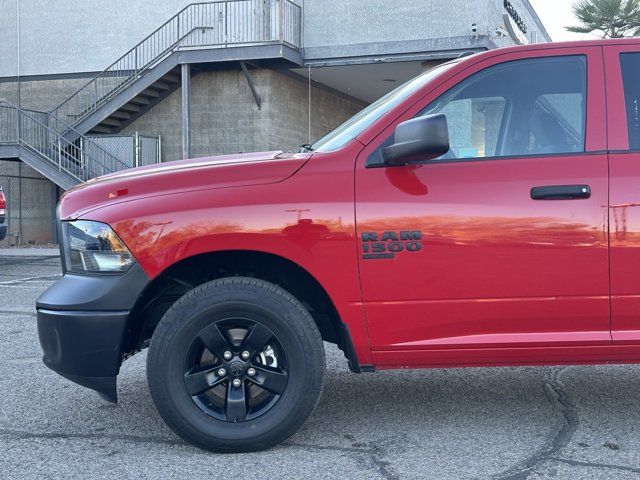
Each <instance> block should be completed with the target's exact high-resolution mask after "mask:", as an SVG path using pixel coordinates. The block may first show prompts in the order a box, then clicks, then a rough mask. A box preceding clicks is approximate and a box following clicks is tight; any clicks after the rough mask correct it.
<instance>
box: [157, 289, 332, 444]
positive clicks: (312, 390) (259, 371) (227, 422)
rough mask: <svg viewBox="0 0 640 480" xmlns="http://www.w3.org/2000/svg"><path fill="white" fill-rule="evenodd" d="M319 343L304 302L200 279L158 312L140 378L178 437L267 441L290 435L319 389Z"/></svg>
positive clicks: (227, 441)
mask: <svg viewBox="0 0 640 480" xmlns="http://www.w3.org/2000/svg"><path fill="white" fill-rule="evenodd" d="M324 365H325V358H324V349H323V345H322V338H321V336H320V332H319V331H318V328H317V326H316V324H315V322H314V321H313V318H312V317H311V315H310V314H309V312H308V311H307V310H306V309H305V308H304V306H303V305H302V304H301V303H300V302H299V301H298V300H296V299H295V298H294V297H293V296H291V295H290V294H289V293H288V292H286V291H285V290H283V289H282V288H280V287H278V286H276V285H273V284H271V283H268V282H265V281H262V280H257V279H254V278H246V277H229V278H222V279H218V280H214V281H211V282H208V283H205V284H203V285H201V286H199V287H196V288H195V289H193V290H191V291H190V292H188V293H187V294H185V295H184V296H183V297H182V298H181V299H180V300H178V301H177V302H176V303H175V304H174V305H173V306H172V307H171V308H170V309H169V310H168V311H167V312H166V314H165V315H164V317H163V318H162V320H161V321H160V323H159V324H158V327H157V328H156V330H155V332H154V334H153V337H152V339H151V345H150V347H149V355H148V357H147V378H148V382H149V389H150V391H151V396H152V398H153V401H154V403H155V405H156V408H157V409H158V412H159V413H160V415H161V416H162V418H163V419H164V421H165V422H166V423H167V424H168V425H169V427H171V429H172V430H173V431H174V432H176V433H177V434H178V435H179V436H181V437H182V438H183V439H185V440H186V441H188V442H190V443H192V444H194V445H196V446H198V447H201V448H204V449H207V450H212V451H217V452H246V451H255V450H262V449H265V448H269V447H271V446H273V445H276V444H278V443H280V442H282V441H283V440H285V439H286V438H288V437H289V436H291V435H292V434H293V433H294V432H295V431H296V430H297V429H298V428H299V427H300V426H301V425H302V424H303V423H304V421H305V420H306V419H307V417H308V416H309V415H310V414H311V412H312V411H313V409H314V407H315V405H316V403H317V402H318V399H319V398H320V393H321V390H322V384H323V378H324Z"/></svg>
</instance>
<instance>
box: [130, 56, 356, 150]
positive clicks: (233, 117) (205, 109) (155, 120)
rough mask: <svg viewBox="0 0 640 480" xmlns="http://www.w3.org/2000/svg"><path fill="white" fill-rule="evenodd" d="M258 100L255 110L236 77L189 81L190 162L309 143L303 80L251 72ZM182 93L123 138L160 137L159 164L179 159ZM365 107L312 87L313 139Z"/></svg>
mask: <svg viewBox="0 0 640 480" xmlns="http://www.w3.org/2000/svg"><path fill="white" fill-rule="evenodd" d="M250 74H251V77H252V80H253V82H254V85H255V88H256V90H257V92H258V95H259V96H260V98H261V100H262V107H261V109H260V110H258V107H257V105H256V103H255V101H254V99H253V96H252V94H251V91H250V89H249V86H248V85H247V82H246V80H245V78H244V76H243V74H242V72H240V71H218V72H202V73H199V74H197V75H195V76H194V77H193V78H192V81H191V95H192V97H191V151H192V156H193V157H200V156H208V155H216V154H227V153H238V152H251V151H259V150H285V151H297V149H298V147H299V145H301V144H302V143H307V142H308V140H309V129H308V123H309V122H308V112H309V89H308V84H307V81H306V80H305V79H304V78H302V77H297V76H293V75H289V74H283V73H281V72H277V71H273V70H264V69H261V70H251V71H250ZM181 96H182V92H181V89H178V90H176V91H175V92H173V93H172V94H171V95H170V96H169V97H167V98H166V99H165V100H164V101H163V102H161V103H160V104H158V105H156V106H155V107H153V108H152V109H151V110H149V111H148V112H147V113H145V114H144V115H143V116H142V117H140V118H139V119H138V120H136V121H135V122H133V123H132V124H131V125H129V126H128V127H127V128H125V130H124V132H125V133H133V132H136V131H137V132H139V133H141V134H146V135H161V137H162V159H163V160H164V161H171V160H177V159H180V158H181V157H182V133H181V128H182V127H181V107H182V98H181ZM364 106H365V104H363V103H362V102H360V101H359V100H356V99H352V98H349V97H346V96H344V95H342V94H339V93H337V92H333V91H329V90H328V89H326V88H324V87H319V86H313V85H312V87H311V139H312V140H314V139H317V138H319V137H321V136H322V135H324V134H325V133H327V132H328V131H330V130H332V129H333V128H335V127H336V126H338V125H339V124H340V123H342V122H344V121H345V120H347V119H348V118H350V117H351V116H352V115H354V114H355V113H357V112H358V111H359V110H360V109H362V108H363V107H364Z"/></svg>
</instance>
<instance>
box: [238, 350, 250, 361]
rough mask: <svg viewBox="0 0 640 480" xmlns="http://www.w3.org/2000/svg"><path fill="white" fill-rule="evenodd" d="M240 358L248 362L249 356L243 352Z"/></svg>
mask: <svg viewBox="0 0 640 480" xmlns="http://www.w3.org/2000/svg"><path fill="white" fill-rule="evenodd" d="M240 356H241V357H242V359H243V360H248V359H249V357H250V356H251V354H250V353H249V352H247V351H246V350H245V351H244V352H242V354H241V355H240Z"/></svg>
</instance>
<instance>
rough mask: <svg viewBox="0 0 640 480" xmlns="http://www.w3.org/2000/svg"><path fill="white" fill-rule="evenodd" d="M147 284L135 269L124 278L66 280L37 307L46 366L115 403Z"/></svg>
mask: <svg viewBox="0 0 640 480" xmlns="http://www.w3.org/2000/svg"><path fill="white" fill-rule="evenodd" d="M148 283H149V278H148V277H147V275H146V274H145V273H144V271H143V270H142V268H141V267H140V266H139V265H138V264H135V265H134V266H133V267H132V268H131V270H129V271H128V272H127V273H125V274H124V275H72V274H68V273H67V274H66V275H65V276H64V277H62V278H61V279H60V280H58V281H57V282H56V283H55V284H54V285H52V286H51V287H50V288H49V289H48V290H47V291H46V292H44V293H43V294H42V295H41V296H40V298H39V299H38V301H37V303H36V308H37V310H38V336H39V338H40V345H41V346H42V350H43V352H44V357H43V362H44V364H45V365H46V366H47V367H49V368H51V369H52V370H54V371H55V372H57V373H59V374H60V375H62V376H63V377H66V378H68V379H69V380H71V381H73V382H76V383H78V384H80V385H83V386H85V387H89V388H92V389H93V390H96V391H97V392H98V393H99V394H100V395H101V396H102V397H103V398H105V399H107V400H109V401H112V402H116V401H117V393H116V376H117V375H118V371H119V369H120V363H121V361H122V345H123V341H124V339H125V335H126V333H127V325H128V322H129V317H130V315H131V311H132V309H133V307H134V305H135V304H136V301H137V300H138V297H139V296H140V294H141V293H142V291H143V290H144V288H145V287H146V286H147V284H148Z"/></svg>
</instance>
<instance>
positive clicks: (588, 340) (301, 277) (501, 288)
mask: <svg viewBox="0 0 640 480" xmlns="http://www.w3.org/2000/svg"><path fill="white" fill-rule="evenodd" d="M301 150H302V152H301V153H297V154H286V153H282V152H268V153H256V154H248V155H247V154H245V155H227V156H221V157H213V158H201V159H195V160H187V161H178V162H172V163H167V164H162V165H159V166H153V167H143V168H138V169H134V170H129V171H125V172H122V173H119V174H114V175H109V176H106V177H102V178H99V179H96V180H94V181H90V182H87V183H86V184H84V185H81V186H79V187H78V188H75V189H73V190H72V191H69V192H67V193H66V194H65V195H64V197H63V198H62V200H61V203H60V206H59V215H60V220H61V222H60V228H61V238H62V239H63V242H62V249H61V250H62V258H63V265H64V272H65V275H64V277H63V278H62V279H61V280H59V281H58V282H57V283H56V284H55V285H53V286H52V287H51V288H50V289H49V290H48V291H46V292H45V293H44V294H43V295H42V296H41V297H40V299H39V300H38V303H37V308H38V330H39V334H40V341H41V344H42V347H43V350H44V362H45V363H46V364H47V365H48V366H49V367H51V368H52V369H53V370H55V371H56V372H58V373H60V374H61V375H63V376H65V377H67V378H69V379H71V380H73V381H75V382H77V383H79V384H81V385H85V386H87V387H90V388H93V389H95V390H97V391H98V392H100V393H101V394H102V396H104V397H105V398H107V399H108V400H111V401H115V400H116V376H117V374H118V370H119V367H120V364H121V362H122V361H123V360H124V359H126V358H127V357H129V356H131V355H133V354H134V353H136V352H138V351H139V350H141V349H143V348H145V347H149V353H148V357H147V373H148V381H149V388H150V391H151V394H152V397H153V400H154V402H155V404H156V406H157V408H158V410H159V412H160V414H161V415H162V417H163V418H164V420H165V421H166V422H167V424H169V426H170V427H171V428H172V429H173V430H174V431H175V432H176V433H177V434H179V435H180V436H181V437H183V438H184V439H186V440H187V441H189V442H191V443H193V444H195V445H198V446H200V447H202V448H205V449H210V450H215V451H248V450H257V449H262V448H267V447H269V446H272V445H274V444H276V443H278V442H281V441H282V440H284V439H285V438H287V437H288V436H290V435H291V434H292V433H293V432H295V431H296V429H297V428H298V427H300V425H301V424H302V423H303V422H304V421H305V419H306V418H307V417H308V416H309V414H310V413H311V411H312V410H313V408H314V406H315V405H316V402H317V401H318V398H319V396H320V392H321V390H322V384H323V375H324V351H323V344H322V340H324V341H327V342H333V343H336V344H337V345H338V346H339V347H340V349H342V351H343V352H344V355H345V357H346V359H347V361H348V362H349V366H350V368H351V370H353V371H354V372H371V371H374V370H381V369H398V368H428V367H463V366H480V365H482V366H485V365H486V366H496V365H549V364H597V363H640V275H638V267H639V266H640V187H639V185H640V41H638V40H612V41H595V42H580V43H566V44H544V45H533V46H525V47H515V48H506V49H500V50H494V51H488V52H485V53H482V54H478V55H473V56H468V57H464V58H461V59H458V60H454V61H452V62H449V63H446V64H443V65H440V66H438V67H436V68H434V69H432V70H430V71H428V72H426V73H424V74H422V75H420V76H418V77H417V78H415V79H413V80H411V81H409V82H408V83H406V84H404V85H402V86H400V87H399V88H397V89H396V90H394V91H393V92H391V93H389V94H388V95H387V96H385V97H384V98H382V99H380V100H379V101H377V102H376V103H374V104H372V105H371V106H369V107H368V108H366V109H365V110H363V111H362V112H361V113H359V114H358V115H356V116H355V117H354V118H352V119H351V120H349V121H348V122H347V123H345V124H344V125H342V126H340V127H339V128H337V129H336V130H335V131H333V132H331V133H329V134H328V135H326V136H325V137H324V138H322V139H320V140H318V141H317V142H316V143H315V144H313V145H311V146H305V147H303V148H302V149H301Z"/></svg>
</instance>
